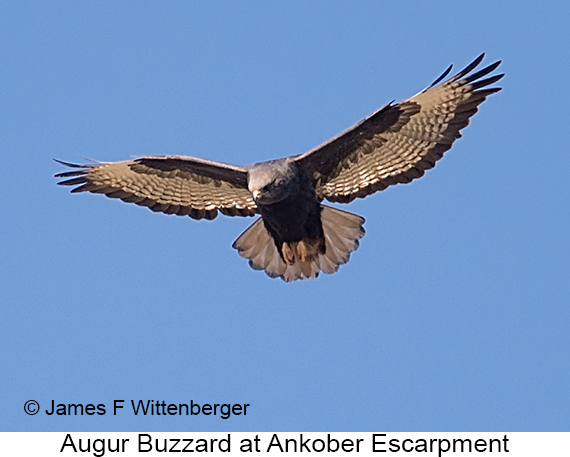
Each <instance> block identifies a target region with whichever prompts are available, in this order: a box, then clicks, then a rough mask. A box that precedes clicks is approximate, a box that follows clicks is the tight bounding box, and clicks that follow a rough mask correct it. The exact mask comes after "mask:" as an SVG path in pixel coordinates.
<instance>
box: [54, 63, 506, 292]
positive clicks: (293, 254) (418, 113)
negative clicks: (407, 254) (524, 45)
mask: <svg viewBox="0 0 570 457" xmlns="http://www.w3.org/2000/svg"><path fill="white" fill-rule="evenodd" d="M483 57H484V54H481V55H480V56H479V57H477V59H475V61H474V62H472V63H471V64H470V65H468V66H467V67H466V68H465V69H464V70H462V71H460V72H459V73H458V74H456V75H455V76H453V77H451V78H450V79H448V80H447V81H445V82H443V83H441V84H440V82H441V81H442V80H443V79H444V78H445V77H446V76H447V75H448V73H449V72H450V71H451V66H450V67H449V68H448V69H447V70H446V71H445V72H444V73H443V74H442V75H441V76H440V77H439V78H438V79H437V80H436V81H434V82H433V83H432V84H431V85H430V86H429V87H427V88H426V89H424V90H423V91H421V92H420V93H419V94H417V95H414V96H413V97H411V98H409V99H407V100H404V101H402V102H400V103H396V104H392V103H388V104H387V105H385V106H383V107H382V108H380V109H378V110H377V111H375V112H374V113H372V114H371V115H370V116H368V117H367V118H365V119H364V120H362V121H360V122H359V123H358V124H356V125H354V126H353V127H351V128H349V129H348V130H346V131H344V132H343V133H341V134H340V135H338V136H336V137H334V138H332V139H330V140H329V141H327V142H326V143H323V144H322V145H320V146H318V147H317V148H315V149H313V150H312V151H309V152H306V153H305V154H301V155H296V156H292V157H286V158H284V159H279V160H271V161H268V162H263V163H257V164H254V165H249V166H244V167H241V166H237V165H229V164H225V163H220V162H213V161H210V160H204V159H199V158H195V157H186V156H148V157H139V158H136V159H133V160H127V161H123V162H108V163H97V164H88V165H77V164H72V163H67V162H61V161H58V162H60V163H62V164H63V165H66V166H69V167H72V168H75V169H76V170H72V171H66V172H63V173H58V174H56V175H55V176H56V177H57V178H66V179H65V180H64V181H61V182H59V184H63V185H66V186H78V187H75V188H74V189H73V190H72V192H86V191H87V192H93V193H102V194H105V195H106V196H107V197H112V198H120V199H121V200H123V201H125V202H131V203H135V204H137V205H141V206H147V207H149V208H150V209H151V210H152V211H159V212H163V213H166V214H177V215H179V216H186V215H188V216H190V217H191V218H193V219H203V218H205V219H210V220H211V219H214V218H215V217H216V216H217V214H218V211H219V212H221V213H222V214H225V215H227V216H254V215H256V214H259V215H260V216H261V217H260V218H258V219H257V221H256V222H254V223H253V224H252V225H251V226H250V227H249V228H248V229H247V230H246V231H245V232H244V233H242V234H241V235H240V236H239V238H238V239H237V240H236V241H235V242H234V244H233V247H234V248H235V249H237V251H238V252H239V254H240V255H241V256H242V257H245V258H247V259H249V264H250V265H251V267H252V268H254V269H256V270H265V272H266V273H267V274H268V275H269V276H271V277H281V278H282V279H284V280H285V281H287V282H289V281H294V280H296V279H307V278H315V277H317V276H318V274H319V272H321V271H323V272H325V273H334V272H335V271H337V270H338V268H339V265H341V264H343V263H346V262H347V261H348V258H349V256H350V253H351V252H352V251H354V250H355V249H356V248H357V247H358V240H359V239H360V238H361V237H362V236H363V235H364V229H363V228H362V225H363V223H364V219H363V218H362V217H360V216H357V215H355V214H351V213H347V212H345V211H341V210H339V209H336V208H332V207H330V206H326V205H323V204H321V202H322V201H323V199H326V200H328V201H330V202H338V203H348V202H350V201H352V200H354V199H355V198H357V197H360V198H362V197H366V196H367V195H370V194H372V193H374V192H376V191H378V190H383V189H385V188H386V187H388V186H390V185H392V184H398V183H408V182H410V181H412V180H413V179H415V178H419V177H420V176H422V175H423V174H424V172H425V170H427V169H429V168H432V167H433V166H434V165H435V162H436V161H437V160H439V159H441V157H442V156H443V153H444V152H445V151H447V150H448V149H449V148H450V147H451V145H452V144H453V142H454V141H455V140H456V139H457V138H459V137H460V136H461V134H460V133H459V131H460V130H461V129H462V128H463V127H465V126H466V125H467V124H468V123H469V118H470V117H471V116H473V114H475V113H476V112H477V107H478V105H479V104H480V103H482V102H483V101H484V100H485V98H486V97H487V96H488V95H490V94H492V93H494V92H497V91H499V90H500V88H499V87H491V88H488V87H487V86H489V85H490V84H493V83H494V82H496V81H498V80H499V79H501V78H502V76H503V75H502V74H498V75H494V76H490V77H487V78H484V77H486V76H487V75H488V74H489V73H491V72H492V71H493V70H495V69H496V68H497V67H498V66H499V64H500V61H499V62H495V63H493V64H491V65H489V66H487V67H485V68H483V69H482V70H479V71H477V72H474V73H472V71H473V70H474V69H475V68H476V67H477V66H478V65H479V64H480V63H481V61H482V60H483Z"/></svg>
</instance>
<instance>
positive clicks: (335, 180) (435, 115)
mask: <svg viewBox="0 0 570 457" xmlns="http://www.w3.org/2000/svg"><path fill="white" fill-rule="evenodd" d="M484 55H485V54H481V55H480V56H479V57H477V59H475V60H474V61H473V62H472V63H471V64H469V65H468V66H467V67H466V68H464V69H463V70H461V71H460V72H459V73H457V74H456V75H454V76H452V77H451V78H449V79H448V80H447V81H445V82H443V83H441V81H442V80H443V79H444V78H445V77H446V76H447V75H448V73H449V72H450V70H451V67H449V68H448V69H447V70H446V71H445V72H444V73H443V74H442V75H441V76H440V77H439V78H437V79H436V80H435V81H434V82H433V83H432V84H431V85H430V86H428V87H427V88H426V89H424V90H423V91H421V92H420V93H418V94H417V95H414V96H413V97H411V98H409V99H407V100H404V101H402V102H400V103H396V104H391V103H390V104H388V105H385V106H383V107H382V108H380V109H379V110H377V111H376V112H374V113H372V114H371V115H370V116H368V117H367V118H365V119H364V120H362V121H361V122H359V123H358V124H356V125H355V126H353V127H351V128H350V129H348V130H346V131H345V132H343V133H341V134H340V135H338V136H336V137H335V138H332V139H331V140H329V141H327V142H326V143H324V144H322V145H321V146H319V147H317V148H315V149H313V150H312V151H309V152H307V153H305V154H302V155H300V156H297V157H296V158H295V160H297V161H298V162H299V163H300V164H301V165H302V166H303V167H304V169H305V170H306V171H307V173H308V174H309V176H311V177H312V178H313V181H314V184H315V188H316V190H317V193H318V194H319V196H320V197H322V198H326V199H327V200H329V201H333V202H341V203H347V202H350V201H352V200H354V199H355V198H357V197H365V196H367V195H370V194H372V193H374V192H376V191H379V190H383V189H385V188H386V187H388V186H390V185H393V184H397V183H408V182H410V181H412V180H413V179H416V178H419V177H420V176H422V175H423V174H424V172H425V170H428V169H430V168H433V167H434V166H435V163H436V161H437V160H439V159H441V157H443V153H444V152H445V151H447V150H448V149H449V148H451V146H452V144H453V142H454V141H455V140H456V139H457V138H459V137H460V136H461V133H460V130H461V129H462V128H464V127H466V126H467V125H468V124H469V119H470V118H471V116H473V115H474V114H475V113H476V112H477V109H478V106H479V105H480V104H481V103H482V102H483V101H484V100H485V99H486V97H487V96H489V95H491V94H493V93H495V92H498V91H499V90H501V89H500V88H498V87H492V88H487V89H482V88H484V87H487V86H489V85H491V84H493V83H495V82H497V81H498V80H500V79H501V78H502V77H503V76H504V75H503V74H499V75H493V76H490V77H488V78H485V79H482V78H484V77H485V76H487V75H488V74H489V73H491V72H492V71H494V70H495V69H496V68H497V67H498V66H499V64H500V63H501V62H500V61H498V62H495V63H492V64H491V65H488V66H486V67H485V68H483V69H481V70H479V71H477V72H475V73H471V72H472V71H473V70H474V69H475V68H476V67H477V66H478V65H479V64H480V63H481V62H482V60H483V57H484Z"/></svg>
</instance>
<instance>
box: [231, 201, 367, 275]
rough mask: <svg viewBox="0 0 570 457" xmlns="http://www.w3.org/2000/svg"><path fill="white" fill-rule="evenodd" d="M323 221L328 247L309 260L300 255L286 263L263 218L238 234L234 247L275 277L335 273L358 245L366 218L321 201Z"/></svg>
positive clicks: (253, 265) (250, 262)
mask: <svg viewBox="0 0 570 457" xmlns="http://www.w3.org/2000/svg"><path fill="white" fill-rule="evenodd" d="M321 222H322V225H323V232H324V236H325V246H326V251H325V252H324V253H319V254H318V255H316V256H313V257H311V258H308V259H307V260H306V261H301V260H299V259H297V260H296V261H295V262H294V263H293V264H291V265H288V264H286V263H285V262H284V261H283V259H282V258H281V256H280V255H279V252H278V251H277V247H276V246H275V242H274V240H273V238H272V237H271V235H270V234H269V232H268V231H267V230H266V229H265V226H264V225H263V220H262V219H261V218H260V219H258V220H257V221H255V222H254V223H253V224H252V225H251V226H250V227H249V228H248V229H247V230H246V231H245V232H243V233H242V234H241V235H240V236H239V237H238V239H237V240H236V241H235V242H234V244H233V247H234V248H235V249H237V250H238V253H239V255H240V256H242V257H245V258H246V259H249V264H250V266H251V267H252V268H253V269H255V270H265V272H266V273H267V274H268V275H269V276H271V277H272V278H277V277H280V278H282V279H283V280H285V281H287V282H291V281H295V280H296V279H308V278H316V277H317V276H318V275H319V273H320V272H321V271H322V272H324V273H327V274H332V273H334V272H336V271H337V270H338V268H339V266H340V265H342V264H344V263H346V262H348V259H349V258H350V253H351V252H352V251H354V250H356V249H357V248H358V244H359V242H358V240H359V239H360V238H362V237H363V236H364V229H363V228H362V224H364V218H362V217H360V216H357V215H356V214H352V213H348V212H346V211H342V210H339V209H336V208H332V207H330V206H325V205H322V211H321Z"/></svg>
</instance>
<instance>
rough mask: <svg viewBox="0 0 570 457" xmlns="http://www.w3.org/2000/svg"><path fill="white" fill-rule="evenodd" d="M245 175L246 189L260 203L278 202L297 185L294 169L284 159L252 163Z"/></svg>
mask: <svg viewBox="0 0 570 457" xmlns="http://www.w3.org/2000/svg"><path fill="white" fill-rule="evenodd" d="M247 176H248V179H247V186H248V189H249V191H250V192H251V195H253V199H254V200H255V202H256V203H257V204H260V205H271V204H272V203H277V202H280V201H282V200H283V199H285V198H286V197H287V196H288V195H290V194H291V192H293V191H295V190H296V189H297V187H298V186H297V185H296V183H297V181H298V178H297V175H296V173H295V169H294V168H293V167H292V166H291V165H290V164H289V163H288V162H286V161H285V160H272V161H270V162H263V163H258V164H255V165H252V166H251V167H250V168H249V170H248V175H247Z"/></svg>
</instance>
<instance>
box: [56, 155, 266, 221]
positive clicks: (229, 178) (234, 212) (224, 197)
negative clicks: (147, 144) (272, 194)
mask: <svg viewBox="0 0 570 457" xmlns="http://www.w3.org/2000/svg"><path fill="white" fill-rule="evenodd" d="M57 162H59V163H61V164H63V165H66V166H68V167H71V168H73V169H74V170H72V171H64V172H62V173H58V174H56V175H55V177H56V178H66V179H64V180H63V181H60V182H59V183H58V184H62V185H65V186H77V187H75V188H73V189H72V190H71V192H92V193H101V194H105V195H106V196H107V197H110V198H119V199H121V200H123V201H124V202H129V203H135V204H136V205H139V206H146V207H148V208H149V209H150V210H152V211H156V212H163V213H166V214H177V215H179V216H190V217H192V218H194V219H203V218H205V219H214V218H215V217H216V216H217V214H218V211H220V212H221V213H222V214H225V215H228V216H253V215H254V214H256V213H257V207H256V205H255V202H254V201H253V198H252V196H251V194H250V192H249V190H248V189H247V171H246V170H245V169H244V168H242V167H238V166H235V165H228V164H224V163H219V162H212V161H209V160H204V159H198V158H194V157H185V156H170V157H167V156H154V157H139V158H137V159H134V160H127V161H123V162H108V163H97V164H89V165H79V164H73V163H68V162H62V161H60V160H57Z"/></svg>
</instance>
